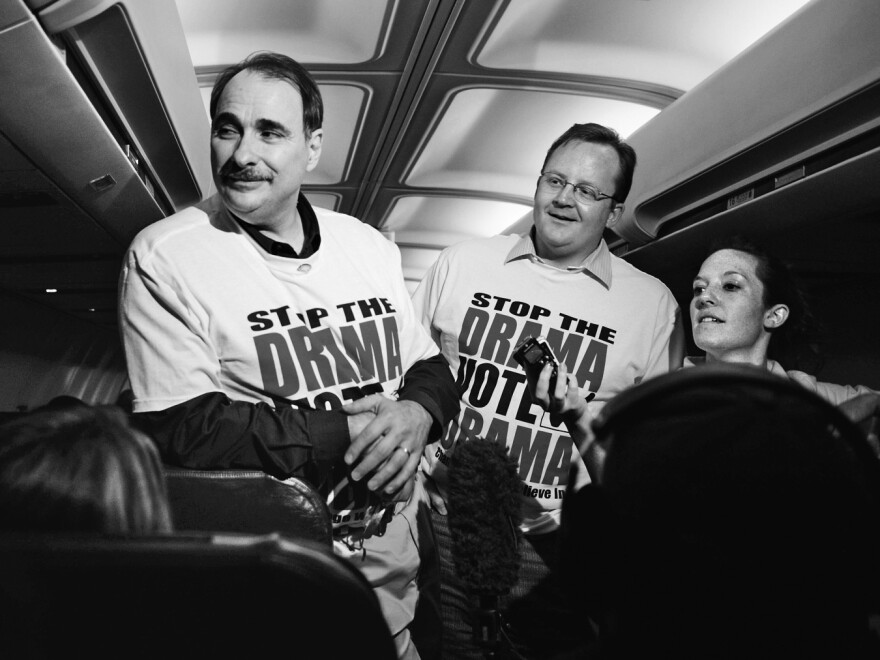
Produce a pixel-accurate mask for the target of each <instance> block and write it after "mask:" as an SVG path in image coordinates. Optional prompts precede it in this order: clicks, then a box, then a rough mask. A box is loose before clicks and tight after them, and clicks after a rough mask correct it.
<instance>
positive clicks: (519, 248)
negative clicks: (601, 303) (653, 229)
mask: <svg viewBox="0 0 880 660" xmlns="http://www.w3.org/2000/svg"><path fill="white" fill-rule="evenodd" d="M533 230H534V228H533V229H532V230H529V231H527V232H526V233H524V234H522V235H521V236H520V237H519V240H518V241H517V242H516V243H515V244H514V246H513V247H512V248H511V249H510V252H508V253H507V258H506V259H505V260H504V263H505V264H508V263H510V262H511V261H516V260H518V259H528V260H529V261H531V262H532V263H539V264H544V265H545V266H547V267H549V268H556V269H557V270H561V271H564V272H569V273H583V274H584V275H587V276H588V277H592V278H593V279H594V280H596V281H598V282H599V283H600V284H601V285H602V286H604V287H605V288H606V289H610V288H611V252H610V251H609V250H608V245H607V244H606V243H605V239H604V238H603V239H601V240H600V241H599V246H598V247H597V248H596V249H595V250H593V251H592V252H591V253H590V254H589V255H587V258H586V259H584V260H583V261H582V262H581V263H580V265H578V266H567V267H565V268H560V267H559V266H555V265H554V264H551V263H549V262H547V261H545V260H544V259H542V258H541V257H539V256H538V251H537V250H536V249H535V242H534V241H533V240H532V231H533Z"/></svg>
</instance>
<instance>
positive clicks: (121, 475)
mask: <svg viewBox="0 0 880 660" xmlns="http://www.w3.org/2000/svg"><path fill="white" fill-rule="evenodd" d="M0 530H5V531H56V532H64V531H67V532H103V533H109V534H131V533H136V534H151V533H159V532H170V531H172V521H171V511H170V507H169V502H168V493H167V485H166V482H165V475H164V472H163V470H162V463H161V459H160V457H159V452H158V450H157V448H156V447H155V445H154V444H153V441H152V440H151V439H150V438H149V437H148V436H146V435H145V434H144V433H141V432H140V431H137V430H135V429H134V428H133V427H132V426H131V425H130V423H129V421H128V417H127V416H126V415H125V413H124V412H123V411H122V409H121V408H119V407H117V406H89V405H87V404H81V405H67V406H64V407H60V408H52V407H44V408H41V409H38V410H35V411H34V412H32V413H29V414H27V415H24V416H23V417H18V418H15V419H13V420H11V421H8V422H5V423H4V424H2V425H0Z"/></svg>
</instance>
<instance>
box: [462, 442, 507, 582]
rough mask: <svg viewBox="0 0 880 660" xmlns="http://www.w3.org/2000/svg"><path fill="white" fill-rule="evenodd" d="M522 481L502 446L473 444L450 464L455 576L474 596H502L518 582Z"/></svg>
mask: <svg viewBox="0 0 880 660" xmlns="http://www.w3.org/2000/svg"><path fill="white" fill-rule="evenodd" d="M521 490H522V481H521V480H520V478H519V475H518V472H517V465H516V463H515V462H514V461H513V460H512V459H511V458H510V456H509V455H508V453H507V449H506V448H505V447H504V446H503V445H499V444H497V443H495V442H491V441H488V440H482V439H477V440H469V441H467V442H460V443H458V444H457V445H456V447H455V451H454V452H453V453H452V456H451V457H450V460H449V489H448V495H449V497H448V501H447V505H448V515H449V531H450V534H451V536H452V559H453V563H454V565H455V572H456V574H457V575H458V577H459V578H460V579H461V580H462V582H464V584H465V585H466V586H467V587H468V589H469V590H470V591H471V593H473V594H476V595H495V596H497V595H502V594H506V593H508V592H509V591H510V589H511V588H512V587H513V585H514V584H515V583H516V579H517V573H518V571H519V555H518V551H517V546H518V544H519V540H520V531H519V525H520V522H521V521H522V514H521V511H520V507H521V495H520V493H521Z"/></svg>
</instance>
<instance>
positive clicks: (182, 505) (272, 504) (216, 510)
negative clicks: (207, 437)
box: [165, 467, 333, 547]
mask: <svg viewBox="0 0 880 660" xmlns="http://www.w3.org/2000/svg"><path fill="white" fill-rule="evenodd" d="M165 476H166V480H167V483H168V498H169V501H170V504H171V514H172V518H173V521H174V528H175V529H176V530H178V531H195V532H241V533H246V534H271V533H274V532H278V533H281V534H285V535H288V536H292V537H294V538H301V539H308V540H312V541H315V542H318V543H321V544H324V545H326V546H327V547H330V546H331V545H332V537H333V531H332V526H331V523H330V512H329V510H328V509H327V505H326V503H325V502H324V500H323V499H322V498H321V496H320V495H318V493H317V492H316V491H315V490H314V489H313V488H312V487H311V486H309V485H308V484H307V483H305V482H304V481H302V480H301V479H297V478H295V477H291V478H289V479H285V480H283V481H282V480H280V479H276V478H274V477H271V476H269V475H268V474H265V473H264V472H259V471H256V470H187V469H182V468H173V467H166V468H165Z"/></svg>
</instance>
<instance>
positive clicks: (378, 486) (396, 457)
mask: <svg viewBox="0 0 880 660" xmlns="http://www.w3.org/2000/svg"><path fill="white" fill-rule="evenodd" d="M342 410H343V412H345V413H347V414H348V415H349V417H348V429H349V433H350V435H351V445H350V446H349V448H348V450H347V451H346V452H345V462H346V464H347V465H349V466H351V476H352V479H354V480H355V481H360V480H361V479H363V478H365V477H369V481H367V488H369V489H370V490H371V491H374V492H378V491H381V492H382V494H383V495H384V496H385V497H387V498H389V499H391V500H394V501H406V500H407V499H409V497H410V495H411V494H412V491H413V487H414V484H415V473H416V469H417V468H418V465H419V460H420V457H421V455H422V450H423V449H424V448H425V443H426V442H427V440H428V432H429V431H430V429H431V424H432V421H433V420H432V418H431V416H430V415H429V414H428V411H427V410H425V409H424V408H423V407H422V406H420V405H419V404H418V403H414V402H412V401H393V400H391V399H389V398H387V397H385V396H383V395H381V394H372V395H370V396H367V397H364V398H362V399H358V400H357V401H352V402H351V403H348V404H346V405H345V406H344V407H343V409H342Z"/></svg>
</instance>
